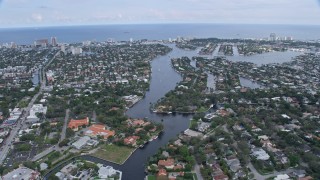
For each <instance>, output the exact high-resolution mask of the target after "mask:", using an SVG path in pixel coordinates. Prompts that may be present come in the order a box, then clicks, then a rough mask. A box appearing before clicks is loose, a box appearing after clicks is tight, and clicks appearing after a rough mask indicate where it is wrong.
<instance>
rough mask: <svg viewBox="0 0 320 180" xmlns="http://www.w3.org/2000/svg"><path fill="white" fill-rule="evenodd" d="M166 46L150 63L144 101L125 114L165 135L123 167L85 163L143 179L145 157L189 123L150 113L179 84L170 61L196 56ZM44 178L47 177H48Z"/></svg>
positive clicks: (185, 118) (127, 179) (127, 177)
mask: <svg viewBox="0 0 320 180" xmlns="http://www.w3.org/2000/svg"><path fill="white" fill-rule="evenodd" d="M168 46H170V47H171V48H173V50H172V51H171V52H170V53H169V54H167V55H165V56H159V57H157V58H155V59H154V60H153V61H152V63H151V69H152V76H151V77H152V78H151V81H150V90H149V91H147V92H146V94H145V97H144V98H143V99H142V100H140V101H139V102H138V103H137V104H135V105H134V106H133V107H131V108H130V109H129V110H128V111H127V112H126V114H127V115H128V116H129V117H132V118H147V119H149V120H150V121H154V122H157V123H162V124H163V125H164V132H163V133H162V134H161V135H160V136H159V137H158V139H156V140H154V141H152V142H149V143H148V144H146V145H145V146H144V148H142V149H140V148H139V149H137V150H136V151H135V152H134V153H133V154H132V155H131V156H130V158H129V159H128V160H127V161H126V162H125V163H124V164H123V165H117V164H114V163H111V162H107V161H104V160H100V159H97V158H93V157H90V156H85V159H88V160H92V161H94V162H98V163H102V164H105V165H110V166H113V167H114V168H115V169H117V170H120V171H122V179H123V180H130V179H135V180H142V179H144V178H145V176H146V174H145V173H144V171H145V166H146V164H147V160H148V157H150V156H152V155H154V154H155V153H156V152H157V151H158V149H159V148H160V147H163V146H165V145H166V144H167V143H168V142H169V140H171V139H173V138H175V137H176V136H177V135H178V134H179V133H181V132H182V131H184V130H186V129H187V128H188V127H189V122H190V119H191V118H192V116H190V115H179V114H176V115H164V114H156V113H153V112H152V111H150V109H149V108H150V105H151V103H152V104H154V103H156V102H157V100H159V99H160V98H162V97H164V95H165V94H166V93H167V92H168V91H170V90H172V89H174V88H175V86H176V85H177V83H178V82H180V81H181V80H182V78H181V76H180V75H179V74H178V73H177V72H176V71H174V69H173V68H172V66H171V58H178V57H182V56H187V57H189V58H192V57H193V56H196V55H197V51H196V50H195V51H186V50H182V49H179V48H177V47H175V45H174V44H169V45H168ZM58 168H61V167H57V169H58ZM47 177H49V175H48V176H47Z"/></svg>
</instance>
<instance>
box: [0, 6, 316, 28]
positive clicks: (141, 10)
mask: <svg viewBox="0 0 320 180" xmlns="http://www.w3.org/2000/svg"><path fill="white" fill-rule="evenodd" d="M151 23H152V24H156V23H226V24H293V25H300V24H301V25H320V0H303V1H302V0H277V1H275V0H225V1H221V0H137V1H133V0H45V1H44V0H0V28H6V27H40V26H64V25H98V24H151Z"/></svg>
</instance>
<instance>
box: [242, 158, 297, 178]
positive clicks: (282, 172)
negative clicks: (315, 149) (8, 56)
mask: <svg viewBox="0 0 320 180" xmlns="http://www.w3.org/2000/svg"><path fill="white" fill-rule="evenodd" d="M248 168H249V169H250V171H251V172H252V174H253V175H254V179H257V180H260V179H261V180H262V179H268V178H270V177H274V176H277V175H280V174H289V173H291V172H293V169H286V170H285V171H279V172H278V171H274V172H273V173H270V174H267V175H261V174H260V173H259V172H258V171H257V170H256V168H255V167H254V166H253V165H252V163H251V162H250V163H249V164H248Z"/></svg>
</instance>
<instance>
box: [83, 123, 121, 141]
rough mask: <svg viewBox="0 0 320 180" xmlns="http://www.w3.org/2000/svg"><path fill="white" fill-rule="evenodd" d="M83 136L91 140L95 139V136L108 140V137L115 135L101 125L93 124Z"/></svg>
mask: <svg viewBox="0 0 320 180" xmlns="http://www.w3.org/2000/svg"><path fill="white" fill-rule="evenodd" d="M85 135H87V136H90V137H92V138H97V136H101V137H102V138H103V139H108V138H109V137H111V136H114V135H115V131H110V130H108V129H106V126H105V125H102V124H93V125H92V126H90V127H89V129H88V130H87V131H86V132H85Z"/></svg>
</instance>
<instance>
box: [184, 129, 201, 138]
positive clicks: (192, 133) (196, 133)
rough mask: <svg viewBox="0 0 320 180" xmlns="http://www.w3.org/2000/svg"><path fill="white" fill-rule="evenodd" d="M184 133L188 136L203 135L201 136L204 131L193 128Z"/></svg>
mask: <svg viewBox="0 0 320 180" xmlns="http://www.w3.org/2000/svg"><path fill="white" fill-rule="evenodd" d="M184 134H185V135H187V136H190V137H201V136H203V134H202V133H200V132H197V131H193V130H191V129H187V130H185V131H184Z"/></svg>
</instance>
